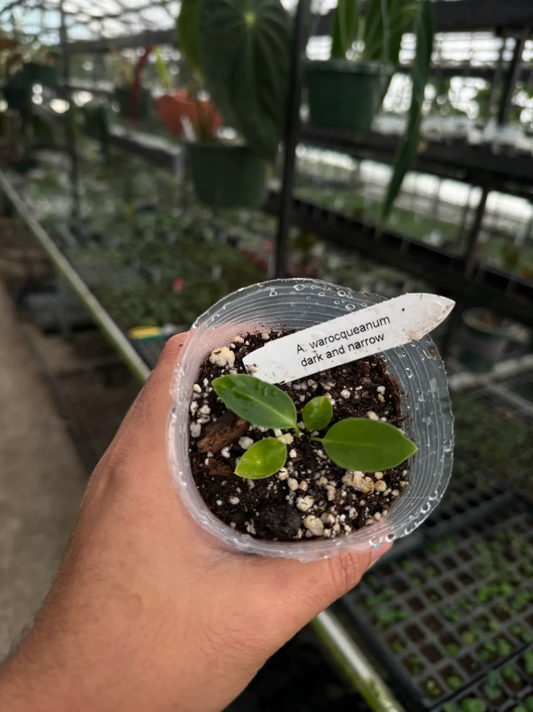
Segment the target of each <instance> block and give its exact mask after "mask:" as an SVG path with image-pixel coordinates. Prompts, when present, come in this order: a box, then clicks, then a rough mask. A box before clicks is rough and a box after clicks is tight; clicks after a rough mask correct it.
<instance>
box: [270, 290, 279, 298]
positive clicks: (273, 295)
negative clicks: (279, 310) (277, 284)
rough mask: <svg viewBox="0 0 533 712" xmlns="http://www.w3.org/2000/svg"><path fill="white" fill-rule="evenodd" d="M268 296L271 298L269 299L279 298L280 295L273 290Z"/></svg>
mask: <svg viewBox="0 0 533 712" xmlns="http://www.w3.org/2000/svg"><path fill="white" fill-rule="evenodd" d="M268 296H269V297H277V296H278V293H277V292H276V290H275V289H271V290H270V294H269V295H268Z"/></svg>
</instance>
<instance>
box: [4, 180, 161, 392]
mask: <svg viewBox="0 0 533 712" xmlns="http://www.w3.org/2000/svg"><path fill="white" fill-rule="evenodd" d="M0 189H1V190H2V191H3V192H4V194H5V195H6V197H7V199H8V201H9V202H10V203H11V205H12V206H13V208H14V209H15V211H16V213H17V214H18V216H19V218H20V219H21V221H22V222H23V223H24V224H25V225H26V227H27V228H28V230H29V231H30V232H31V234H32V235H33V236H34V237H35V239H36V240H37V241H38V242H39V244H40V245H41V246H42V248H43V249H44V251H45V252H46V254H47V255H48V257H49V258H50V260H51V261H52V263H53V264H54V266H55V267H56V269H57V271H58V272H59V273H60V274H61V275H62V276H63V277H64V278H65V279H66V281H67V282H68V283H69V285H70V286H71V287H72V289H73V291H74V292H75V293H76V294H77V295H78V297H79V298H80V300H81V302H82V303H83V304H84V305H85V307H86V308H87V310H88V312H89V313H90V314H91V316H92V317H93V319H94V320H95V322H96V323H97V324H98V326H99V327H100V329H101V331H102V333H103V334H104V336H105V337H106V338H107V339H108V340H109V342H110V343H111V345H112V346H113V348H114V349H115V350H116V351H117V353H118V354H119V356H120V357H121V358H122V360H123V361H124V363H125V364H126V366H127V367H128V368H129V370H130V371H131V372H132V374H133V375H134V376H135V378H137V380H139V381H140V382H141V383H144V382H145V381H146V379H147V378H148V376H149V374H150V369H149V368H148V366H147V365H146V364H145V363H144V361H143V360H142V359H141V357H140V356H139V354H138V353H137V351H135V349H134V348H133V346H132V345H131V344H130V342H129V341H128V339H127V338H126V336H125V335H124V333H123V332H122V331H121V329H119V327H118V326H117V324H115V322H114V321H113V319H112V318H111V317H110V316H109V314H108V313H107V312H106V311H105V309H104V308H103V307H102V305H101V304H100V302H99V301H98V300H97V299H96V297H95V296H94V294H93V293H92V292H91V291H90V289H89V288H88V287H87V285H86V284H85V282H84V281H83V280H82V279H81V277H80V276H79V274H78V273H77V272H76V270H75V269H74V268H73V267H72V265H71V264H70V262H69V261H68V260H67V258H66V257H65V256H64V255H63V254H62V252H61V251H60V250H59V248H58V247H57V246H56V245H55V244H54V242H53V241H52V239H51V238H50V236H49V235H48V233H47V232H46V231H45V230H44V229H43V228H42V227H41V225H39V223H38V222H37V220H35V218H34V217H32V215H31V213H30V210H29V208H28V206H27V205H26V204H25V203H24V201H23V200H22V198H21V197H20V196H19V195H18V193H17V192H16V191H15V189H14V188H13V187H12V186H11V184H10V183H9V181H8V180H7V178H6V177H5V175H4V174H3V173H2V172H1V171H0Z"/></svg>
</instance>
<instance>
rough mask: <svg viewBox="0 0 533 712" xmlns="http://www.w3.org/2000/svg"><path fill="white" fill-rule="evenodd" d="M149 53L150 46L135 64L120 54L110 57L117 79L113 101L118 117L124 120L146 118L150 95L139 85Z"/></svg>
mask: <svg viewBox="0 0 533 712" xmlns="http://www.w3.org/2000/svg"><path fill="white" fill-rule="evenodd" d="M151 51H152V48H151V46H147V47H145V49H144V52H143V54H142V55H141V56H140V57H139V60H138V61H137V64H134V63H133V62H132V61H130V60H129V59H128V58H127V57H125V56H124V55H122V54H114V55H112V62H113V68H114V70H115V73H116V74H118V77H119V80H118V83H117V86H115V92H114V99H115V101H116V102H117V104H118V108H119V113H120V115H121V116H123V117H124V118H127V119H133V120H136V121H138V120H139V119H144V118H146V116H147V114H148V111H149V107H150V101H151V95H150V92H149V91H148V89H145V88H144V87H143V86H142V84H141V74H142V70H143V69H144V67H145V66H146V63H147V61H148V57H149V56H150V53H151Z"/></svg>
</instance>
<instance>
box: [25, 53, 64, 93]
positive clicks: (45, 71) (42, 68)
mask: <svg viewBox="0 0 533 712" xmlns="http://www.w3.org/2000/svg"><path fill="white" fill-rule="evenodd" d="M58 60H59V54H58V53H57V52H55V51H54V50H51V49H49V48H47V47H39V48H38V49H36V50H35V51H34V52H33V55H32V58H31V60H30V61H29V62H26V63H25V64H24V68H23V71H24V73H25V75H26V77H27V78H28V81H29V82H30V84H42V85H44V86H47V87H57V84H58V67H57V63H58Z"/></svg>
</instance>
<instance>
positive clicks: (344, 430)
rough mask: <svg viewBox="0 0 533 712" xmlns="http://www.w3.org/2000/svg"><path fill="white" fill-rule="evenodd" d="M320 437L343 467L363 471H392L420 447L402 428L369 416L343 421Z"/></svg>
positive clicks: (335, 460) (338, 463)
mask: <svg viewBox="0 0 533 712" xmlns="http://www.w3.org/2000/svg"><path fill="white" fill-rule="evenodd" d="M316 439H317V440H320V442H321V443H322V444H323V445H324V448H325V450H326V452H327V454H328V455H329V457H330V458H331V459H332V460H333V462H334V463H336V464H337V465H339V467H344V468H346V469H347V470H360V471H362V472H375V471H379V470H389V469H390V468H391V467H396V466H397V465H400V464H401V463H402V462H404V460H407V458H408V457H410V456H411V455H413V453H415V452H416V451H417V449H418V448H417V447H416V445H415V444H414V443H412V442H411V441H410V440H408V438H406V437H405V435H403V434H402V433H401V432H400V431H399V430H398V428H395V427H394V426H393V425H389V424H388V423H382V422H380V421H378V420H370V419H368V418H348V419H346V420H341V421H340V422H339V423H335V425H333V426H332V427H331V428H330V429H329V430H328V432H327V433H326V435H325V437H324V438H316Z"/></svg>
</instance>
